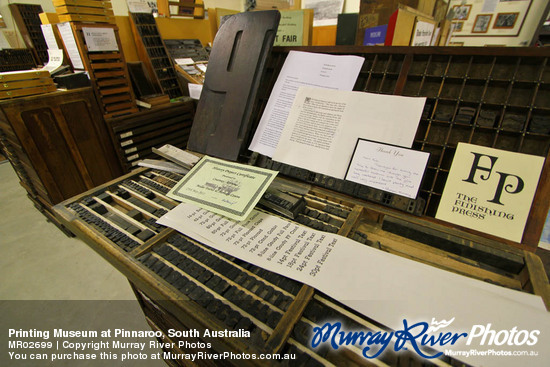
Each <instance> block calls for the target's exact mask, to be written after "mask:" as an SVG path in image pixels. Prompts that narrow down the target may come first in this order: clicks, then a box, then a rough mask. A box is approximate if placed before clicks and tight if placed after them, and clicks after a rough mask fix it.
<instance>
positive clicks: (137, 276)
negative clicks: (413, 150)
mask: <svg viewBox="0 0 550 367" xmlns="http://www.w3.org/2000/svg"><path fill="white" fill-rule="evenodd" d="M307 50H308V51H311V50H315V51H319V52H321V51H322V52H335V53H343V54H350V53H351V54H353V53H355V54H364V55H365V56H366V58H367V60H366V62H365V66H364V68H363V71H362V74H361V77H360V79H359V81H358V83H357V87H358V88H359V89H362V90H367V91H371V92H378V93H380V92H384V93H397V94H402V93H404V91H407V92H406V93H404V94H408V95H421V94H423V93H424V92H427V94H428V97H429V101H430V102H432V103H433V105H434V106H432V108H431V109H430V112H429V114H428V115H426V116H425V117H424V118H423V119H422V122H421V128H420V129H419V133H418V134H417V137H416V140H415V144H416V145H417V146H416V147H417V148H419V149H425V148H424V145H423V144H425V145H427V146H428V145H429V144H426V143H431V145H436V146H439V145H441V147H440V148H441V149H442V150H443V148H446V149H449V150H452V148H453V145H452V143H451V142H452V141H450V140H448V137H449V136H451V135H452V131H453V129H455V128H461V127H463V126H461V125H459V124H455V123H453V122H452V117H453V116H454V115H456V111H457V110H458V108H459V107H460V106H461V103H465V102H464V101H463V100H462V99H461V98H460V95H461V93H459V94H458V97H455V98H456V99H454V100H452V99H450V98H449V97H445V98H443V97H442V96H441V93H442V92H443V88H442V87H443V86H444V85H445V83H447V82H448V83H450V84H452V83H453V82H454V83H456V81H457V79H458V80H460V83H459V85H460V90H463V89H464V88H465V87H466V86H467V85H468V82H469V81H470V78H469V77H464V76H463V77H461V78H458V77H451V76H450V75H449V77H447V75H448V73H449V72H451V71H450V68H449V66H450V65H452V63H453V62H456V63H457V64H456V65H455V66H456V67H458V66H462V67H463V71H465V72H464V73H465V74H466V75H468V74H467V71H468V70H473V69H472V68H471V65H472V64H474V63H476V64H481V65H483V63H481V61H485V62H486V64H488V65H490V68H489V70H491V73H490V74H489V75H495V76H496V75H497V74H495V73H496V71H497V70H502V69H499V68H500V66H502V65H501V63H502V62H504V63H506V64H507V65H508V66H510V65H512V66H513V68H512V69H513V70H514V75H515V77H512V78H510V80H509V81H507V83H508V86H509V88H508V89H506V90H507V92H505V93H507V94H505V96H507V97H506V98H508V99H507V100H506V101H508V100H509V98H510V94H509V93H508V91H509V89H510V88H511V89H513V88H514V86H515V85H516V83H517V84H518V85H519V86H520V87H521V86H524V83H527V81H526V80H524V79H522V80H521V81H516V79H518V78H519V76H520V75H524V74H522V73H523V71H522V72H520V71H519V70H520V69H522V68H521V66H522V65H526V66H527V67H528V69H530V70H535V71H534V72H532V73H530V75H531V76H532V77H533V78H538V79H533V80H531V81H530V82H529V83H528V84H529V85H533V86H536V88H535V91H534V92H533V93H535V94H534V95H533V98H532V99H529V103H530V104H529V105H527V106H514V107H516V108H520V107H521V108H522V110H523V111H529V112H527V113H528V114H530V113H535V112H537V113H540V112H542V113H546V111H547V110H545V109H544V107H540V108H538V107H537V108H534V107H535V106H533V105H532V104H533V103H536V101H537V98H536V97H535V95H536V94H537V93H536V92H537V91H538V89H541V88H542V89H544V82H543V80H540V78H546V77H547V74H546V73H545V71H544V70H545V69H546V59H547V57H548V56H550V53H548V51H546V50H544V51H537V52H532V51H523V52H524V55H523V56H522V55H519V54H518V55H516V56H514V57H506V58H502V59H501V58H500V57H499V53H500V55H504V51H503V50H487V49H483V50H480V51H481V54H480V55H473V54H471V53H472V50H469V49H464V50H461V51H458V53H457V54H454V52H456V51H454V50H449V49H428V48H427V49H425V50H422V51H420V50H414V51H413V50H411V49H409V48H392V49H391V50H390V49H385V48H376V49H373V50H372V51H371V50H370V49H369V51H370V52H369V51H366V49H365V48H361V49H357V48H353V47H352V48H330V49H322V48H308V49H307ZM287 51H288V49H275V50H274V52H273V54H272V60H271V64H270V65H274V66H272V69H271V76H270V75H269V73H268V77H269V76H270V77H271V81H270V82H271V83H273V82H274V79H275V78H276V75H277V72H278V69H277V67H278V66H277V65H282V60H284V57H285V55H286V52H287ZM468 52H470V53H468ZM484 52H486V54H483V53H484ZM492 52H493V53H494V54H491V53H492ZM512 52H518V51H517V50H512ZM529 52H532V54H529ZM525 53H526V54H525ZM547 54H548V55H547ZM438 61H441V63H439V65H441V64H443V65H444V67H442V68H440V69H439V70H440V71H439V72H438V73H439V74H435V75H436V76H434V75H433V73H435V71H433V70H434V69H432V68H434V67H435V66H437V65H438V63H437V62H438ZM456 67H453V69H452V70H453V71H452V72H454V73H458V72H459V70H460V69H457V68H456ZM415 70H419V71H416V72H415ZM453 75H456V74H453ZM433 79H435V81H436V83H432V84H429V82H431V81H432V80H433ZM268 82H269V80H268ZM473 82H475V83H476V84H482V85H483V89H484V90H485V89H488V88H489V87H490V86H491V84H492V83H493V80H492V79H491V78H488V77H487V76H486V77H485V79H482V80H481V81H480V80H478V79H474V80H473ZM499 82H502V80H499ZM428 84H429V85H428ZM537 88H538V89H537ZM264 92H265V94H266V96H268V95H269V91H268V90H264ZM443 93H447V91H445V92H443ZM483 95H484V94H483V93H482V94H481V96H483ZM440 97H441V98H440ZM480 98H481V99H480V101H477V102H475V103H476V104H475V106H476V108H478V110H477V111H478V113H477V115H476V116H478V115H479V112H480V111H482V110H483V108H486V107H493V108H496V109H501V110H502V111H503V112H504V113H505V112H506V111H507V109H508V108H511V107H510V106H509V104H508V103H507V102H499V103H501V104H499V103H496V102H492V103H490V104H489V103H487V105H486V104H485V103H484V101H483V97H480ZM264 103H265V101H264ZM440 103H441V104H442V107H443V110H444V109H445V106H447V105H449V104H450V105H452V106H454V109H453V110H452V111H453V114H452V116H451V117H449V121H442V120H440V119H436V118H434V117H435V116H436V114H437V113H438V108H439V107H438V106H439V104H440ZM470 103H473V102H470ZM257 108H258V110H257V111H261V108H262V102H261V103H260V104H259V105H258V106H257ZM257 116H258V119H259V115H257ZM529 116H530V115H529ZM498 121H499V124H500V122H502V119H500V120H498ZM432 124H434V126H435V125H438V126H439V125H443V126H447V129H448V131H447V135H445V136H446V137H447V140H445V141H444V142H443V143H442V142H440V141H437V142H436V141H435V140H430V139H426V134H427V131H429V129H430V127H431V125H432ZM455 125H456V126H455ZM528 126H529V125H524V126H523V127H522V128H521V129H519V130H517V131H516V132H515V135H514V137H515V138H516V140H517V142H518V144H517V145H515V147H516V149H515V150H517V151H525V150H527V149H533V147H532V146H529V147H527V146H526V145H525V144H523V143H522V142H524V141H526V140H528V139H532V138H535V139H538V140H537V141H542V142H545V143H546V144H545V148H544V149H542V150H540V151H537V154H540V155H544V156H546V154H547V145H548V144H547V142H548V136H547V135H545V134H540V133H533V134H531V132H530V131H529V127H528ZM468 128H469V129H471V130H472V133H471V134H470V135H468V136H469V137H470V139H472V137H473V136H475V135H476V134H475V132H476V129H478V128H480V130H483V129H481V127H478V126H477V124H476V123H472V124H471V125H468ZM487 129H489V130H490V131H491V132H492V133H493V134H494V135H495V137H494V139H493V140H492V141H494V142H495V144H494V145H493V146H497V145H498V141H499V140H498V136H499V135H500V134H501V133H503V132H502V131H501V130H502V129H501V128H500V125H497V119H495V125H494V126H492V127H491V128H487ZM532 153H533V152H532ZM437 162H441V160H438V161H437ZM430 167H431V169H435V170H439V171H443V172H444V170H445V168H444V166H442V165H441V163H437V165H434V164H433V163H432V164H431V165H430ZM545 172H546V171H545ZM546 174H547V173H545V175H546ZM180 178H181V175H177V174H172V173H165V172H159V171H154V170H145V169H142V170H139V171H135V172H133V173H131V174H128V175H126V176H124V177H121V178H120V179H117V180H115V181H112V182H110V183H108V184H105V185H102V186H100V187H98V188H96V189H93V190H90V191H88V192H86V193H84V194H81V195H79V196H77V197H75V198H72V199H70V200H67V201H65V202H64V203H61V204H59V205H57V206H56V207H55V212H56V214H57V216H58V217H59V219H60V221H61V222H63V223H64V224H65V225H67V226H68V227H69V228H70V229H71V231H73V232H74V233H75V234H76V235H77V236H79V237H80V238H82V239H83V240H84V241H86V242H87V243H88V244H89V245H90V246H91V247H92V248H93V249H94V250H96V251H97V252H98V253H99V254H101V255H102V256H103V257H104V258H106V259H107V260H108V261H109V262H110V263H111V264H113V265H114V266H115V267H116V268H117V269H119V270H120V271H121V272H122V273H123V274H124V275H125V276H127V277H128V279H129V280H130V282H131V284H132V285H133V287H134V290H135V293H136V296H137V298H138V300H139V301H140V304H141V306H142V308H143V310H144V313H145V316H146V319H147V321H148V323H149V324H150V325H151V327H152V328H153V329H154V330H160V331H162V332H163V333H165V334H166V333H167V330H168V329H171V328H172V329H176V330H188V329H198V330H199V331H201V335H202V330H205V329H210V330H223V329H235V330H237V329H246V330H249V331H250V332H251V336H250V337H249V338H203V337H201V338H198V339H189V338H176V337H175V338H167V339H165V341H174V342H177V341H178V340H181V341H192V342H199V341H200V342H208V343H211V348H210V350H209V351H210V352H212V351H214V352H218V353H219V352H233V353H261V352H266V353H296V354H297V356H298V360H297V361H296V362H295V363H293V364H292V365H328V366H330V365H337V366H340V365H349V366H355V365H367V364H369V363H368V361H366V360H365V359H364V358H363V357H362V356H361V354H360V353H361V351H360V350H357V349H355V348H353V347H343V348H340V349H339V350H338V353H335V352H333V351H330V350H328V349H323V348H321V349H316V350H312V349H311V348H309V347H308V338H309V337H310V336H311V330H312V327H314V326H315V325H318V324H319V323H322V322H323V321H324V320H326V319H327V318H336V319H339V320H343V321H344V323H345V324H349V325H353V326H354V327H355V328H357V329H364V330H373V331H376V330H380V328H382V326H381V325H378V324H377V323H376V321H375V320H370V319H369V318H368V317H365V316H364V315H360V314H357V313H356V312H354V311H352V310H350V309H348V308H346V307H344V306H342V305H341V304H339V303H338V301H336V300H333V299H330V298H329V297H327V296H326V295H324V294H321V293H319V292H317V291H315V290H313V289H312V288H310V287H309V286H306V285H302V284H300V283H298V282H295V281H293V280H290V279H287V278H285V277H284V276H281V275H277V274H273V273H271V272H268V271H266V270H264V269H261V268H258V267H256V266H253V265H251V264H248V263H246V262H244V261H241V260H239V259H236V258H233V257H230V256H227V255H225V254H223V253H220V252H219V251H216V250H214V249H211V248H209V247H208V246H205V245H203V244H200V243H198V242H196V241H195V240H193V239H190V238H186V237H185V236H183V235H181V234H178V233H177V232H176V231H174V230H172V229H168V228H164V227H162V226H159V225H157V224H156V223H155V220H156V218H158V217H159V216H161V215H163V213H165V212H166V211H167V210H169V209H170V208H172V207H173V206H174V205H176V202H174V201H172V200H171V199H169V198H167V197H166V193H167V192H168V190H169V188H170V187H172V186H173V185H174V184H175V183H176V182H177V181H178V180H179V179H180ZM306 181H307V180H306ZM543 182H544V181H543ZM298 186H299V187H301V189H302V190H303V194H302V195H301V196H303V197H304V199H305V201H306V203H307V206H306V207H305V209H304V210H303V212H302V213H300V214H299V215H298V216H297V218H296V221H297V222H299V223H302V224H304V225H306V226H310V227H313V228H316V229H319V230H323V231H328V232H333V233H338V234H340V235H343V236H348V237H350V238H353V239H354V240H356V241H358V242H360V243H363V244H364V245H366V246H372V247H375V248H378V249H380V250H381V251H387V252H390V253H393V254H396V255H398V256H403V257H406V258H409V259H413V260H415V261H419V262H422V263H426V264H429V265H432V266H435V267H438V268H441V269H445V270H449V271H453V272H455V273H457V274H462V275H464V276H469V277H473V278H476V279H479V280H483V281H488V282H491V283H494V284H498V285H500V286H504V287H508V288H512V289H517V290H521V291H525V292H532V293H535V294H538V295H540V296H541V297H542V299H543V301H544V302H545V304H546V307H547V308H548V309H550V286H549V284H548V278H547V277H546V273H545V271H544V268H543V266H542V263H541V261H540V259H539V258H538V257H537V256H536V255H534V254H532V253H531V252H529V251H526V250H525V249H532V248H533V246H532V245H531V246H530V245H529V244H530V242H526V243H523V244H517V243H510V242H509V241H501V240H498V239H495V238H491V237H489V236H485V235H483V234H480V233H475V232H472V231H468V230H463V229H460V228H454V227H453V226H451V225H449V224H446V223H442V222H439V221H436V220H434V219H433V218H430V217H429V205H428V206H427V208H428V209H426V210H427V214H425V215H424V216H414V215H411V214H409V213H407V212H404V211H399V210H396V209H393V208H389V207H387V206H384V205H381V204H378V203H373V202H369V201H365V200H361V199H358V198H355V197H352V196H350V195H347V194H345V193H338V192H336V191H334V190H330V189H327V188H324V187H316V186H309V185H304V184H301V185H298ZM432 186H433V183H430V184H429V186H428V187H429V188H432ZM423 190H424V191H425V194H431V195H432V196H437V195H438V193H437V192H436V191H434V190H433V189H431V190H426V189H425V188H423ZM546 192H547V190H546V189H545V187H544V186H541V187H539V192H538V194H537V195H538V197H539V198H540V197H542V198H544V197H545V195H546V194H545V193H546ZM296 195H297V194H296ZM298 196H300V195H298ZM545 203H547V202H545ZM531 225H532V224H531ZM437 244H439V246H436V245H437ZM388 349H390V348H388ZM165 350H166V351H170V352H173V353H176V354H177V353H182V352H185V345H184V347H183V348H171V349H168V348H167V349H165ZM197 350H204V349H193V351H197ZM224 362H227V364H231V361H224ZM234 362H235V361H234ZM293 362H294V361H293ZM167 363H168V364H169V365H174V366H175V365H181V364H182V363H183V362H182V361H181V360H178V359H170V356H169V355H167ZM205 363H206V364H207V365H208V362H205ZM235 363H237V364H238V365H239V366H240V365H265V361H258V360H256V361H255V360H238V361H237V362H235ZM377 363H379V364H381V365H411V364H412V365H416V364H420V365H423V364H428V365H429V364H432V362H431V361H428V360H422V361H419V360H416V359H415V357H414V356H413V355H411V354H408V353H402V352H399V353H393V352H387V353H384V354H383V355H382V357H381V358H380V359H379V360H378V361H377ZM433 363H437V364H439V365H458V364H460V363H459V362H457V361H456V360H452V359H449V358H448V357H443V358H442V359H440V360H437V361H434V362H433ZM271 364H274V365H277V364H279V363H277V362H272V363H271Z"/></svg>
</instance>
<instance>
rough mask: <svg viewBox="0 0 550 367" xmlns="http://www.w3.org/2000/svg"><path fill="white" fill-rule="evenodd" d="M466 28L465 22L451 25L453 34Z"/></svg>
mask: <svg viewBox="0 0 550 367" xmlns="http://www.w3.org/2000/svg"><path fill="white" fill-rule="evenodd" d="M463 27H464V22H453V23H451V30H452V31H453V32H461V31H462V28H463Z"/></svg>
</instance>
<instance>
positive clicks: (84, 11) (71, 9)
mask: <svg viewBox="0 0 550 367" xmlns="http://www.w3.org/2000/svg"><path fill="white" fill-rule="evenodd" d="M55 12H56V13H57V14H59V15H61V14H80V15H105V16H109V17H114V15H115V14H114V13H113V10H112V9H107V8H98V7H90V6H58V7H56V8H55Z"/></svg>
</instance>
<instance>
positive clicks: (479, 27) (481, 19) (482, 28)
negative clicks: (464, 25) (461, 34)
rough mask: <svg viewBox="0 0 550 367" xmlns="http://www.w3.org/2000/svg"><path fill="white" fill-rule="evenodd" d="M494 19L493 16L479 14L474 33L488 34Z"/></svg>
mask: <svg viewBox="0 0 550 367" xmlns="http://www.w3.org/2000/svg"><path fill="white" fill-rule="evenodd" d="M492 18H493V14H478V15H477V17H476V21H475V22H474V27H473V28H472V33H487V30H488V29H489V24H490V23H491V19H492Z"/></svg>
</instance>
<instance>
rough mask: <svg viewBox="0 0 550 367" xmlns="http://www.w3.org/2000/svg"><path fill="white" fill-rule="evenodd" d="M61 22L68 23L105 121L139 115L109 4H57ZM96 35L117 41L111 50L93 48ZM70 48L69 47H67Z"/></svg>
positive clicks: (63, 0) (64, 0) (66, 0)
mask: <svg viewBox="0 0 550 367" xmlns="http://www.w3.org/2000/svg"><path fill="white" fill-rule="evenodd" d="M54 5H55V6H56V11H57V13H58V15H59V20H60V21H61V22H69V24H70V25H71V30H72V33H73V35H74V39H75V42H76V45H77V47H78V51H79V53H80V57H81V59H82V64H83V67H84V69H85V70H86V71H87V72H88V75H89V77H90V80H91V82H92V86H93V87H94V90H95V93H96V98H97V100H98V101H99V105H100V108H101V110H102V113H103V115H104V116H105V117H106V118H111V117H116V116H121V115H127V114H131V113H134V112H137V111H138V108H137V106H136V101H135V97H134V92H133V90H132V85H131V84H130V77H129V74H128V67H127V65H126V61H125V59H124V54H123V52H122V47H121V41H120V38H119V36H118V27H117V26H116V25H115V24H114V23H115V18H114V15H113V11H112V9H111V2H110V1H97V0H54ZM94 34H96V35H99V38H103V39H105V38H109V37H114V38H115V39H114V40H109V41H110V42H108V46H107V47H106V46H105V44H102V45H99V46H98V45H90V44H88V43H90V42H91V43H93V42H94V41H93V39H94V37H95V36H94ZM66 47H68V46H66Z"/></svg>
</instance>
